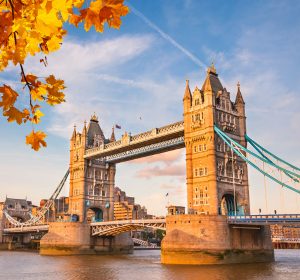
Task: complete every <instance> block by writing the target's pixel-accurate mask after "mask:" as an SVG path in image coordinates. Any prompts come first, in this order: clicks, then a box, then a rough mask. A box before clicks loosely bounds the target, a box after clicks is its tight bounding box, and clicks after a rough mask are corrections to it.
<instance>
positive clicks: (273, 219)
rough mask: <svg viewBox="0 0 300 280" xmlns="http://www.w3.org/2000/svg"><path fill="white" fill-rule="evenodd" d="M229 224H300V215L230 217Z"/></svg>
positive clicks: (228, 218)
mask: <svg viewBox="0 0 300 280" xmlns="http://www.w3.org/2000/svg"><path fill="white" fill-rule="evenodd" d="M227 222H228V223H229V224H243V225H245V224H251V225H265V224H282V223H292V224H295V223H296V224H300V214H284V215H248V216H228V217H227Z"/></svg>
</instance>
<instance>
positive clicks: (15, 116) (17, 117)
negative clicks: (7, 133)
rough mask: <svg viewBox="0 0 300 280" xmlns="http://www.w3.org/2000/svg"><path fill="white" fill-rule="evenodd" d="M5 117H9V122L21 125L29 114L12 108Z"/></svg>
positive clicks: (5, 113)
mask: <svg viewBox="0 0 300 280" xmlns="http://www.w3.org/2000/svg"><path fill="white" fill-rule="evenodd" d="M3 116H5V117H7V121H8V122H14V121H15V122H17V124H21V123H22V122H23V119H25V118H26V117H27V116H28V115H27V112H26V111H25V112H21V111H20V110H18V109H17V108H15V107H10V108H9V109H8V110H7V111H5V112H4V113H3Z"/></svg>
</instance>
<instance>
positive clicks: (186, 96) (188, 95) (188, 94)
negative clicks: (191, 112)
mask: <svg viewBox="0 0 300 280" xmlns="http://www.w3.org/2000/svg"><path fill="white" fill-rule="evenodd" d="M184 100H192V94H191V90H190V86H189V80H186V86H185V92H184V96H183V101H184Z"/></svg>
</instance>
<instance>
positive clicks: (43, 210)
mask: <svg viewBox="0 0 300 280" xmlns="http://www.w3.org/2000/svg"><path fill="white" fill-rule="evenodd" d="M69 173H70V170H69V169H68V170H67V172H66V174H65V175H64V177H63V179H62V180H61V182H60V183H59V185H58V186H57V188H56V189H55V191H54V192H53V194H52V195H51V196H50V198H49V199H48V200H47V202H46V203H45V205H44V206H43V207H42V208H41V209H40V210H39V211H38V212H37V215H36V216H33V215H32V214H29V215H30V219H29V220H27V221H25V222H20V221H18V220H16V219H14V218H13V217H12V216H10V215H9V214H8V212H7V211H6V210H5V211H3V212H4V214H5V216H6V218H7V220H8V221H9V222H10V223H11V224H13V225H14V226H16V227H24V226H25V227H26V226H32V225H35V224H40V223H41V222H42V218H43V217H44V216H45V215H46V213H47V212H48V211H49V210H50V208H51V207H52V205H53V203H54V201H55V199H56V198H57V197H58V195H59V194H60V192H61V190H62V188H63V186H64V184H65V182H66V181H67V178H68V176H69Z"/></svg>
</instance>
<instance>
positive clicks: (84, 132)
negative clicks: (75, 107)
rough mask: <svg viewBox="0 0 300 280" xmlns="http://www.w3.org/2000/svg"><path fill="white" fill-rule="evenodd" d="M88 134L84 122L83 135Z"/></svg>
mask: <svg viewBox="0 0 300 280" xmlns="http://www.w3.org/2000/svg"><path fill="white" fill-rule="evenodd" d="M86 133H87V128H86V121H84V126H83V129H82V135H86Z"/></svg>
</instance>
